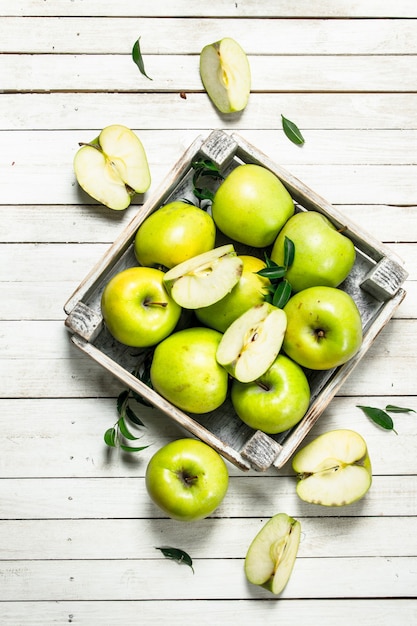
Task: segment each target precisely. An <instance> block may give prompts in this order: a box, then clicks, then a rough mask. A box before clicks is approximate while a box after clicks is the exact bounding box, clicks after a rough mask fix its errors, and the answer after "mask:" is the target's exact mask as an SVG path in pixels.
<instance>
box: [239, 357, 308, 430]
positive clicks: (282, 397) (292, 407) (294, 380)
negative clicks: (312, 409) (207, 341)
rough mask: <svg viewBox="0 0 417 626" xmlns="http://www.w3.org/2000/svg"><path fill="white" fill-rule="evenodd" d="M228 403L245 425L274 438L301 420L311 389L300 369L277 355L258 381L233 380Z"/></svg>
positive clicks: (290, 361)
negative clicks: (230, 403) (229, 402)
mask: <svg viewBox="0 0 417 626" xmlns="http://www.w3.org/2000/svg"><path fill="white" fill-rule="evenodd" d="M231 400H232V404H233V407H234V409H235V411H236V413H237V414H238V416H239V417H240V419H241V420H242V421H243V422H245V424H247V425H248V426H250V427H251V428H254V429H255V430H262V431H263V432H265V433H267V434H270V435H274V434H277V433H282V432H284V431H285V430H288V429H289V428H292V427H293V426H295V424H297V423H298V422H299V421H300V420H301V419H302V418H303V417H304V415H305V413H306V411H307V409H308V405H309V402H310V387H309V384H308V381H307V377H306V375H305V373H304V371H303V370H302V368H301V367H300V366H299V365H297V363H294V361H292V360H291V359H289V358H288V357H287V356H285V355H283V354H279V355H278V357H277V358H276V359H275V361H274V363H273V364H272V365H271V367H270V368H269V369H268V370H267V371H266V372H265V374H263V376H261V377H260V378H259V379H258V380H256V381H254V382H251V383H241V382H239V381H237V380H234V381H233V383H232V389H231Z"/></svg>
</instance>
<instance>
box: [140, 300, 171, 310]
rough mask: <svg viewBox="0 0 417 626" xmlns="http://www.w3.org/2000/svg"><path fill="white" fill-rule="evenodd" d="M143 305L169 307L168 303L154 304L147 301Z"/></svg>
mask: <svg viewBox="0 0 417 626" xmlns="http://www.w3.org/2000/svg"><path fill="white" fill-rule="evenodd" d="M143 304H144V306H160V307H162V308H165V307H167V306H168V302H152V301H151V300H145V302H144V303H143Z"/></svg>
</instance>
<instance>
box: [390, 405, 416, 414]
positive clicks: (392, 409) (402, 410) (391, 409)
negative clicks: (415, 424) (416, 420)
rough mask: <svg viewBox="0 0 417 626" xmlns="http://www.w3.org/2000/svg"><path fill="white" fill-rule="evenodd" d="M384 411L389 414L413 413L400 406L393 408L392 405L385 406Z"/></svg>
mask: <svg viewBox="0 0 417 626" xmlns="http://www.w3.org/2000/svg"><path fill="white" fill-rule="evenodd" d="M385 410H386V411H389V412H390V413H415V410H414V409H405V408H403V407H402V406H395V405H394V404H387V406H386V407H385Z"/></svg>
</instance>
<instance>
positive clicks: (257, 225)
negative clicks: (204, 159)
mask: <svg viewBox="0 0 417 626" xmlns="http://www.w3.org/2000/svg"><path fill="white" fill-rule="evenodd" d="M211 210H212V216H213V219H214V221H215V223H216V226H217V227H218V228H219V229H220V230H221V231H222V232H223V233H224V234H225V235H227V236H228V237H230V238H231V239H234V240H235V241H238V242H240V243H244V244H247V245H249V246H254V247H255V248H264V247H266V246H269V245H270V244H272V243H273V242H274V241H275V238H276V237H277V235H278V232H279V231H280V230H281V228H282V227H283V226H284V224H285V222H286V221H287V220H288V219H289V218H290V217H291V216H292V215H293V214H294V202H293V199H292V197H291V196H290V194H289V192H288V191H287V189H286V188H285V187H284V185H283V184H282V183H281V181H280V180H279V178H278V177H277V176H275V174H273V173H272V172H271V171H269V170H268V169H266V168H265V167H262V166H261V165H255V164H252V163H249V164H244V165H238V166H237V167H236V168H235V169H234V170H232V172H231V173H230V174H228V176H226V178H225V179H224V181H223V182H222V183H221V185H220V186H219V188H218V189H217V191H216V193H215V194H214V198H213V203H212V207H211Z"/></svg>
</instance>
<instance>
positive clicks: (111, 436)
mask: <svg viewBox="0 0 417 626" xmlns="http://www.w3.org/2000/svg"><path fill="white" fill-rule="evenodd" d="M104 441H105V443H106V445H107V446H109V447H110V448H114V447H115V446H116V428H115V427H114V426H113V428H109V429H108V430H106V432H105V433H104Z"/></svg>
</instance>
